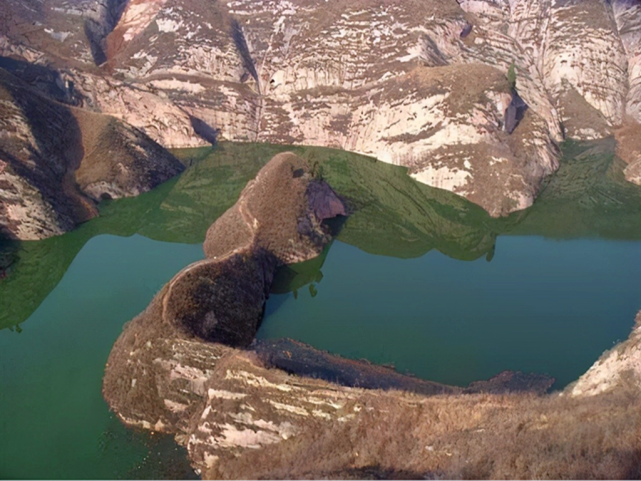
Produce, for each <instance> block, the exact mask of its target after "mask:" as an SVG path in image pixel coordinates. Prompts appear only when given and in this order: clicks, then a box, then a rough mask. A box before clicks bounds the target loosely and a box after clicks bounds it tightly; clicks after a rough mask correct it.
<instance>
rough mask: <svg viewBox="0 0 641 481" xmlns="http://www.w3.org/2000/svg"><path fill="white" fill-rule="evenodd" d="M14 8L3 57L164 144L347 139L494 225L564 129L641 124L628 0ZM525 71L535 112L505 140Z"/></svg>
mask: <svg viewBox="0 0 641 481" xmlns="http://www.w3.org/2000/svg"><path fill="white" fill-rule="evenodd" d="M4 3H5V4H6V8H4V9H3V14H2V15H3V27H2V28H3V30H2V31H0V54H1V55H5V56H11V57H15V58H21V59H24V60H27V61H29V62H37V63H45V62H48V63H53V64H54V65H55V66H56V67H58V68H59V69H60V71H61V78H62V79H63V80H64V81H66V82H71V83H72V84H73V85H74V88H75V89H76V91H77V93H78V98H79V100H78V101H79V102H80V104H81V105H82V106H83V107H85V108H88V109H92V110H96V111H100V112H104V113H109V114H112V115H115V116H116V117H119V118H121V119H122V120H125V121H126V122H128V123H131V124H132V125H134V126H136V127H138V128H140V129H142V130H143V131H144V132H145V133H147V134H148V135H149V136H151V137H152V138H153V139H155V140H156V141H158V142H159V143H161V144H162V145H164V146H166V147H189V146H198V145H205V144H206V143H209V142H212V141H213V140H215V139H218V138H219V139H227V140H233V141H247V140H250V141H255V140H257V141H265V142H274V143H285V144H308V145H322V146H330V147H339V148H343V149H347V150H351V151H355V152H360V153H365V154H368V155H372V156H374V157H377V158H379V159H380V160H383V161H385V162H391V163H397V164H400V165H406V166H408V167H410V170H411V172H410V173H411V175H413V176H414V177H415V178H416V179H418V180H419V181H421V182H424V183H426V184H428V185H432V186H436V187H440V188H444V189H447V190H450V191H453V192H455V193H457V194H459V195H462V196H464V197H466V198H468V199H470V200H472V201H473V202H475V203H477V204H479V205H481V206H482V207H483V208H485V209H486V210H487V211H488V212H489V213H490V214H491V215H493V216H500V215H505V214H507V213H509V212H511V211H515V210H520V209H523V208H525V207H527V206H529V205H531V203H532V202H533V200H534V199H535V198H536V196H537V195H538V193H539V191H540V188H541V183H542V181H543V179H544V178H545V177H546V176H548V175H549V174H551V173H552V172H554V171H555V170H556V169H557V167H558V150H557V148H556V143H557V142H559V141H560V140H561V139H562V138H563V137H564V136H567V137H571V138H575V139H583V140H585V139H598V138H603V137H606V136H609V135H612V133H613V131H614V129H616V128H618V127H619V126H621V125H623V124H629V123H633V124H634V123H636V122H639V121H640V120H641V119H640V118H639V112H638V110H639V108H638V106H639V102H640V100H639V88H638V84H639V82H638V80H639V72H641V70H639V65H638V64H639V39H640V38H641V37H640V35H639V20H638V18H639V15H637V13H638V10H639V5H638V3H637V2H632V1H628V0H618V1H615V2H601V1H600V0H586V1H567V2H553V1H552V0H535V1H525V0H523V1H521V0H514V1H510V2H508V1H488V0H469V1H462V2H455V1H454V0H446V1H443V2H441V1H438V2H437V1H428V2H415V1H408V2H400V1H375V0H367V1H364V2H358V3H353V2H347V3H346V2H342V1H339V0H331V1H320V0H293V1H289V2H277V1H273V0H272V1H268V0H265V1H259V2H256V1H249V0H234V1H231V0H223V1H219V2H201V1H189V2H187V0H153V1H152V0H135V1H134V0H131V1H129V2H121V1H116V0H111V1H107V0H105V2H104V4H102V3H101V4H100V5H101V6H100V7H95V6H94V7H91V8H89V5H93V4H92V3H91V2H89V1H85V2H84V3H82V4H81V5H80V4H79V5H75V3H74V4H72V3H70V2H65V1H63V0H49V1H47V2H44V4H43V5H42V6H41V7H40V8H38V9H29V8H27V7H26V6H25V5H23V4H22V2H17V1H15V0H6V1H5V2H4ZM85 4H86V5H85ZM34 22H35V27H36V28H31V29H30V30H29V34H28V35H26V34H25V32H26V31H27V27H26V25H27V24H29V25H33V24H34ZM87 25H89V27H87ZM87 32H89V33H87ZM83 37H86V38H83ZM94 37H95V38H94ZM90 39H93V40H90ZM96 39H97V40H96ZM96 45H97V46H98V47H99V49H98V50H100V51H101V52H102V54H103V55H104V62H100V61H98V62H96V51H97V48H96ZM96 63H98V64H99V65H101V67H100V68H97V67H96ZM512 64H513V65H514V66H515V70H516V73H517V76H516V77H517V78H516V88H517V90H518V93H519V95H520V97H521V98H522V99H523V101H524V102H525V104H526V105H527V107H528V109H527V112H526V113H525V117H524V118H523V119H522V121H521V122H520V123H519V124H518V125H516V127H515V128H514V130H513V132H512V133H511V134H508V132H506V131H505V130H506V129H505V120H506V111H507V108H508V106H509V104H510V96H511V92H510V86H509V85H508V84H507V81H506V78H505V77H506V73H507V72H508V70H509V67H510V65H512ZM486 92H487V94H486ZM511 130H512V129H511V128H510V129H508V131H511ZM632 170H634V169H632ZM631 177H634V174H631Z"/></svg>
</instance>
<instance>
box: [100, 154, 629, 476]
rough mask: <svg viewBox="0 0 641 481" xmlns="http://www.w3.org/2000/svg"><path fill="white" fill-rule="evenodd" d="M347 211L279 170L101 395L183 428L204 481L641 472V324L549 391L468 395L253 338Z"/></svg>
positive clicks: (182, 438)
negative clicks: (277, 291) (293, 268)
mask: <svg viewBox="0 0 641 481" xmlns="http://www.w3.org/2000/svg"><path fill="white" fill-rule="evenodd" d="M345 213H346V212H345V208H344V205H343V203H342V201H341V199H340V198H338V197H337V196H336V194H334V193H333V191H332V189H331V188H330V187H329V186H328V185H327V184H326V183H324V182H322V181H318V180H317V179H314V177H313V175H312V172H311V171H310V168H309V166H308V165H307V164H306V163H305V162H304V161H302V160H301V159H299V158H298V157H296V156H294V155H293V154H287V153H285V154H279V155H278V156H276V157H275V158H274V159H273V160H272V161H271V162H269V163H268V164H267V166H266V167H265V168H263V170H261V172H259V174H258V176H257V178H256V180H254V181H253V182H250V184H249V185H248V186H247V187H246V188H245V190H244V191H243V193H242V194H241V196H240V198H239V200H238V202H237V203H236V204H235V206H234V207H232V208H231V209H230V210H228V211H227V212H226V213H225V214H224V215H223V216H222V217H220V218H219V219H218V220H217V221H216V222H215V223H214V224H213V225H212V226H211V228H210V229H209V231H208V233H207V239H206V241H205V253H206V255H207V259H206V260H204V261H201V262H198V263H196V264H193V265H192V266H189V267H187V268H185V269H184V270H183V271H181V272H180V273H178V274H177V275H176V276H175V277H174V279H172V280H171V281H170V282H169V283H168V284H167V285H166V286H165V287H164V288H163V289H162V290H161V291H160V292H159V293H158V295H157V296H156V297H155V298H154V300H153V301H152V302H151V304H150V305H149V307H148V308H147V309H146V310H145V311H144V312H142V313H141V314H140V315H139V316H137V317H136V318H135V319H134V320H133V321H132V322H130V323H129V324H127V326H126V327H125V330H124V332H123V333H122V335H121V336H120V337H119V339H118V340H117V341H116V343H115V345H114V347H113V350H112V352H111V354H110V356H109V360H108V362H107V366H106V371H105V378H104V384H103V393H104V396H105V399H106V400H107V402H108V404H109V405H110V407H111V408H112V409H113V410H114V411H115V412H116V414H117V415H118V417H119V418H120V419H121V420H122V421H123V422H124V423H125V424H127V425H129V426H136V427H140V428H143V429H148V430H152V431H157V432H165V433H170V434H173V435H174V436H175V437H176V440H177V441H178V442H179V443H180V444H182V445H184V446H185V447H186V448H187V450H188V453H189V457H190V461H191V463H192V465H193V466H194V468H195V469H196V470H197V472H198V473H199V474H201V475H202V477H203V478H204V479H220V478H225V479H226V478H240V479H245V478H252V479H253V478H262V477H270V478H285V477H287V478H291V477H305V478H307V477H309V478H318V477H329V478H334V477H336V478H344V477H346V476H347V477H356V478H359V479H360V478H364V477H365V478H370V477H372V478H374V479H377V478H379V477H381V476H384V477H392V478H395V477H403V476H411V477H412V478H424V477H435V476H439V477H461V476H467V477H474V478H479V477H488V478H497V477H518V478H534V477H546V478H564V477H576V476H579V475H580V474H582V475H583V476H586V475H590V476H593V477H596V478H598V477H601V476H607V477H610V478H618V477H634V476H636V475H637V474H638V473H639V471H638V468H639V464H638V457H635V454H634V452H630V450H629V448H630V446H632V447H634V446H637V445H638V444H635V443H638V432H639V430H640V429H641V425H640V424H639V417H638V416H636V415H635V413H638V410H639V395H638V394H639V390H640V389H641V362H640V359H639V353H640V352H641V350H640V349H639V340H640V339H641V337H639V335H638V334H639V329H638V326H637V329H635V331H634V332H633V334H632V335H631V337H630V338H629V339H628V340H627V341H625V342H624V343H622V344H621V345H620V346H617V347H616V348H615V349H613V350H612V351H611V352H609V353H606V354H605V355H604V356H603V358H602V359H601V360H600V361H598V362H597V363H596V364H595V365H594V366H593V367H592V368H591V369H590V370H589V371H588V372H587V373H586V374H585V375H584V376H582V377H581V379H579V381H578V382H577V383H575V385H574V386H570V387H569V388H568V389H567V390H566V391H564V392H563V393H560V394H552V395H546V396H536V395H535V394H533V393H531V392H528V391H530V390H531V389H532V387H533V384H532V383H531V381H530V380H528V379H527V378H523V376H521V375H518V374H517V375H514V374H509V373H504V374H502V375H500V376H497V378H496V379H494V380H491V381H490V382H488V383H473V384H472V385H471V386H470V387H469V388H468V389H465V390H464V389H461V388H457V387H450V386H444V385H440V384H437V383H431V382H429V381H422V380H418V379H414V378H409V377H407V376H402V375H400V374H398V373H395V372H393V371H390V370H387V369H385V368H382V367H378V366H372V365H370V364H367V363H363V362H359V361H350V360H346V359H341V358H336V357H334V356H331V355H329V354H327V353H320V352H318V351H316V350H314V349H312V348H309V347H307V346H303V345H300V344H299V343H295V342H293V341H287V340H285V341H279V342H276V343H275V344H274V345H271V343H269V342H267V343H258V344H256V343H252V339H253V337H254V335H255V332H256V329H257V325H258V322H259V320H260V317H261V316H262V306H264V302H265V295H266V292H267V289H268V286H269V285H270V284H271V282H272V279H273V269H274V266H276V265H277V264H282V263H286V262H292V261H300V260H304V259H309V258H312V257H314V256H316V255H317V254H318V253H319V252H320V250H321V249H322V246H323V245H324V244H325V243H326V242H327V241H328V240H329V238H330V236H329V233H328V231H327V230H326V228H325V227H323V225H322V224H321V220H322V219H323V218H326V217H333V216H334V215H344V214H345ZM283 232H286V233H287V234H286V235H282V233H283ZM239 299H240V301H241V302H240V304H238V302H239V301H238V300H239ZM640 316H641V314H640ZM319 373H324V375H320V376H319ZM319 377H320V379H319ZM324 379H325V380H324ZM327 379H330V380H331V381H333V382H329V381H328V380H327ZM540 382H543V384H544V386H543V389H541V390H539V394H540V393H541V391H543V392H544V391H545V390H546V389H547V388H548V387H549V385H550V382H549V380H545V379H541V380H534V386H535V385H536V384H537V383H540ZM520 390H525V391H526V392H525V393H523V392H521V393H519V391H520ZM506 391H507V393H506ZM603 412H607V413H608V415H607V416H602V415H601V414H602V413H603ZM610 432H614V433H616V435H615V436H608V435H605V434H604V433H610ZM599 433H600V434H599ZM390 440H393V442H390ZM497 453H500V454H497ZM488 459H491V460H492V462H491V463H490V465H488V464H487V460H488ZM570 460H572V462H569V461H570ZM349 473H351V474H349Z"/></svg>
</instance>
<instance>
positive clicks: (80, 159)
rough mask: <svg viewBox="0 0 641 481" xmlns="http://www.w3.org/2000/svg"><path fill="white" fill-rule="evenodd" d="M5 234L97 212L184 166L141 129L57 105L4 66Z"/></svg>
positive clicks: (1, 161) (1, 155) (0, 118)
mask: <svg viewBox="0 0 641 481" xmlns="http://www.w3.org/2000/svg"><path fill="white" fill-rule="evenodd" d="M0 126H1V127H2V131H1V132H0V234H1V235H2V236H3V237H6V238H9V239H22V240H35V239H42V238H44V237H50V236H52V235H58V234H62V233H64V232H66V231H69V230H71V229H72V228H73V227H75V226H76V225H77V224H78V223H80V222H84V221H86V220H88V219H90V218H92V217H95V216H96V215H98V210H97V207H96V204H97V202H99V201H100V200H101V199H105V198H119V197H126V196H133V195H138V194H140V193H141V192H145V191H148V190H150V189H152V188H153V187H155V186H156V185H158V184H160V183H161V182H164V181H165V180H167V179H169V178H171V177H173V176H174V175H176V174H177V173H179V172H181V171H182V170H183V166H182V164H181V163H180V162H179V161H178V160H177V159H176V158H175V157H173V156H172V155H171V154H169V153H168V152H167V151H166V150H165V149H163V148H162V147H161V146H160V145H158V144H157V143H156V142H154V141H153V140H151V139H150V138H149V137H147V136H146V135H145V134H144V133H142V132H141V131H139V130H137V129H135V128H132V127H131V126H129V125H126V124H124V123H123V122H121V121H119V120H117V119H116V118H113V117H109V116H106V115H103V114H98V113H93V112H90V111H86V110H83V109H78V108H75V107H71V106H66V105H63V104H60V103H58V102H56V101H53V100H50V99H49V98H48V97H46V96H44V95H41V94H40V93H39V92H38V91H36V90H34V89H33V88H31V87H30V86H28V85H27V84H25V83H24V82H22V81H20V80H19V79H18V78H16V77H14V76H13V75H11V74H9V73H8V72H7V71H5V70H3V69H2V68H0Z"/></svg>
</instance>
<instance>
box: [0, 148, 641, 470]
mask: <svg viewBox="0 0 641 481" xmlns="http://www.w3.org/2000/svg"><path fill="white" fill-rule="evenodd" d="M287 149H289V148H287V147H276V146H257V145H253V144H248V145H223V146H221V147H219V148H217V149H214V150H207V149H204V150H194V151H193V152H189V151H186V152H182V153H181V155H182V157H183V158H184V159H186V163H187V164H188V165H190V168H189V169H188V170H187V171H186V172H185V173H184V174H183V175H182V176H181V177H180V178H179V179H176V180H173V181H170V182H168V183H166V184H164V185H163V186H160V187H159V188H158V189H156V190H154V191H153V192H151V193H148V194H144V195H142V196H140V197H138V198H136V199H125V200H121V201H114V202H107V203H105V205H104V206H103V207H102V208H101V213H102V215H101V217H100V218H98V219H95V220H92V221H90V222H88V223H86V224H84V225H82V226H80V227H79V228H78V229H77V230H75V231H73V232H71V233H68V234H66V235H64V236H61V237H58V238H53V239H47V240H44V241H39V242H31V243H23V244H21V245H19V246H17V247H14V246H11V249H8V250H7V252H10V255H12V256H15V257H16V259H17V260H16V262H15V263H14V264H13V265H12V266H11V268H10V269H9V272H8V275H7V277H6V279H4V280H2V281H0V357H1V359H2V363H1V364H0V365H1V366H2V367H1V368H0V412H2V413H3V414H2V416H1V417H0V445H2V449H0V476H2V477H16V478H25V477H27V478H45V477H47V478H48V477H54V478H55V477H57V478H72V479H77V478H94V479H95V478H128V477H133V478H162V477H169V478H171V477H185V476H189V475H193V473H191V474H190V473H189V470H188V468H187V465H186V458H185V456H184V453H183V451H181V450H180V449H179V448H178V447H177V446H176V445H175V443H173V441H171V440H170V439H167V438H159V437H153V436H152V437H150V436H148V435H145V434H141V433H135V432H133V431H129V430H127V429H125V428H124V427H123V426H122V425H121V424H120V423H119V421H118V420H117V419H115V418H114V417H113V416H112V415H111V414H110V413H109V412H108V410H107V406H106V404H105V403H104V401H103V400H102V396H101V393H100V386H101V380H102V373H103V369H104V363H105V362H106V359H107V355H108V353H109V351H110V349H111V346H112V344H113V342H114V341H115V339H116V338H117V336H118V335H119V333H120V332H121V330H122V326H123V324H124V323H125V322H127V321H128V320H130V319H131V318H132V317H134V316H135V315H136V314H137V313H139V312H140V311H142V310H143V309H144V308H145V307H146V306H147V304H148V302H149V301H150V299H151V298H152V296H153V295H154V294H155V293H156V292H157V291H158V290H159V289H160V287H161V286H162V285H163V284H164V283H165V282H167V281H168V280H169V279H170V278H171V277H172V276H173V275H174V274H175V273H176V272H178V271H179V270H180V269H181V268H182V267H184V266H185V265H187V264H189V263H190V262H193V261H195V260H197V259H200V258H202V256H203V254H202V247H201V243H202V241H203V238H204V233H205V231H206V229H207V227H208V226H209V225H210V224H211V223H212V222H213V221H214V220H215V219H216V218H217V217H218V216H219V215H220V214H222V213H223V212H224V211H225V210H226V209H227V208H228V207H230V206H231V205H233V203H234V202H235V200H236V198H237V196H238V194H239V193H240V191H241V190H242V188H243V186H244V185H245V183H246V182H247V181H248V180H249V179H251V178H252V177H253V176H254V175H255V173H256V172H257V171H258V169H260V167H261V166H262V165H263V164H264V163H265V162H266V161H267V160H269V158H271V156H273V155H274V154H275V153H277V152H278V151H282V150H287ZM291 149H292V150H294V152H296V153H298V154H299V155H302V156H303V157H305V158H308V159H309V160H310V161H312V162H320V163H321V165H322V166H323V175H324V176H325V177H326V179H327V180H328V181H329V182H330V184H332V185H333V186H334V187H335V188H336V190H337V191H338V192H339V193H340V194H341V195H344V196H345V197H347V198H349V199H352V200H353V204H354V213H353V215H351V216H350V217H349V218H348V219H347V221H346V222H345V224H344V225H343V227H342V230H341V232H340V234H339V236H338V239H337V240H336V241H335V242H334V243H333V244H332V245H331V246H330V247H329V248H328V249H327V250H326V252H325V253H324V255H323V256H322V257H321V258H319V259H315V260H313V261H310V262H309V263H306V264H305V265H302V266H301V265H298V266H291V267H288V268H286V269H283V273H282V275H281V276H280V278H279V282H278V283H277V285H276V286H275V289H274V294H273V296H272V297H271V298H270V300H269V303H268V306H267V316H266V319H265V321H264V323H263V325H262V327H261V330H260V332H259V337H262V338H278V337H283V336H287V337H292V338H294V339H297V340H300V341H303V342H307V343H309V344H311V345H312V346H314V347H316V348H319V349H326V350H329V351H330V352H333V353H337V354H341V355H343V356H346V357H353V358H366V359H369V360H370V361H372V362H378V363H392V364H394V365H395V366H396V367H397V369H398V370H400V371H401V372H404V371H409V372H412V373H414V374H416V375H418V376H420V377H425V378H427V379H430V380H435V381H441V382H447V383H453V384H467V383H468V382H470V381H471V380H478V379H483V378H487V377H490V376H492V375H495V374H498V373H499V372H501V371H503V370H506V369H514V370H516V369H519V370H523V371H526V372H529V371H533V372H539V373H549V374H551V375H552V376H554V377H556V378H557V387H562V386H563V385H565V384H567V383H568V382H571V381H572V380H574V379H575V378H576V376H577V375H579V374H581V373H582V372H583V371H585V369H586V368H587V367H589V366H590V365H591V364H592V363H593V362H594V361H595V360H596V359H597V358H598V356H599V355H600V353H601V352H603V350H605V349H608V348H610V347H611V346H612V345H613V343H615V342H616V341H617V340H619V339H623V338H625V337H626V336H627V334H628V332H629V330H630V328H631V326H632V323H633V319H634V315H635V313H636V311H638V309H639V308H641V274H639V273H638V266H639V264H640V261H641V225H640V223H641V192H640V191H641V189H639V188H638V187H634V186H632V185H630V184H626V183H624V182H622V180H621V176H620V168H621V166H620V165H619V164H617V160H616V159H613V156H612V154H611V153H609V152H608V151H607V150H606V151H604V150H603V149H602V146H600V145H596V146H595V145H587V146H576V145H575V146H570V147H569V149H568V152H567V162H566V163H565V165H564V166H562V169H561V170H560V171H559V174H557V176H555V177H554V178H553V180H552V181H551V183H550V185H549V186H548V188H547V189H546V191H544V193H543V194H542V195H541V197H540V199H539V201H537V204H536V205H535V207H533V208H532V209H530V210H529V211H527V212H525V213H520V214H517V215H513V216H510V217H509V218H506V219H498V220H496V219H490V218H489V217H488V216H486V215H484V213H483V212H482V211H481V210H480V209H478V208H477V207H476V206H474V205H472V204H470V203H469V202H466V201H464V200H462V199H460V198H458V197H456V196H453V195H452V194H449V193H446V192H443V191H439V190H437V189H430V188H428V187H425V186H421V185H419V184H416V183H415V182H413V181H412V180H411V179H409V178H408V177H407V175H406V173H405V172H404V170H403V169H400V168H397V167H393V166H389V165H386V164H381V163H376V162H373V161H371V159H366V158H363V157H360V156H354V155H352V154H346V153H344V152H336V151H330V150H328V149H314V148H301V147H295V148H291ZM568 186H571V189H570V188H568ZM488 261H489V262H488ZM294 291H295V292H296V297H295V295H294Z"/></svg>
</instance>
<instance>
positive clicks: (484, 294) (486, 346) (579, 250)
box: [259, 236, 641, 387]
mask: <svg viewBox="0 0 641 481" xmlns="http://www.w3.org/2000/svg"><path fill="white" fill-rule="evenodd" d="M640 265H641V243H639V242H613V241H602V240H575V241H555V240H549V239H544V238H542V237H530V236H528V237H507V236H506V237H499V238H498V239H497V243H496V253H495V255H494V258H493V259H492V261H491V262H487V261H486V260H485V259H484V258H483V259H479V260H476V261H472V262H461V261H457V260H454V259H451V258H449V257H447V256H445V255H443V254H441V253H440V252H437V251H432V252H429V253H428V254H426V255H424V256H422V257H420V258H417V259H396V258H393V257H383V256H377V255H372V254H367V253H365V252H363V251H361V250H359V249H358V248H356V247H353V246H350V245H348V244H345V243H342V242H334V244H333V245H332V247H331V249H330V250H329V252H328V255H327V258H326V260H325V262H324V264H323V266H322V268H321V270H320V271H319V272H321V273H322V277H321V276H318V277H317V279H320V282H318V281H315V282H313V283H311V284H309V285H308V286H304V287H302V288H298V290H297V292H296V297H294V294H293V293H288V294H281V295H276V296H272V298H271V299H270V300H269V302H268V306H267V316H266V318H265V320H264V322H263V325H262V327H261V331H260V332H259V337H261V338H282V337H290V338H293V339H297V340H300V341H303V342H306V343H308V344H310V345H312V346H314V347H316V348H319V349H324V350H327V351H330V352H333V353H337V354H341V355H343V356H345V357H350V358H353V359H361V358H365V359H368V360H370V361H372V362H375V363H379V364H393V365H395V366H396V368H397V369H398V370H399V371H401V372H411V373H413V374H415V375H417V376H419V377H422V378H425V379H430V380H433V381H438V382H443V383H446V384H456V385H460V386H465V385H467V384H469V383H470V382H472V381H477V380H481V379H488V378H490V377H492V376H494V375H496V374H498V373H500V372H501V371H504V370H515V371H516V370H521V371H524V372H537V373H545V374H549V375H551V376H553V377H554V378H556V379H557V385H556V386H557V387H563V386H564V385H566V384H568V383H569V382H571V381H573V380H575V379H576V378H577V377H578V376H580V375H581V374H582V373H583V372H585V371H586V370H587V369H588V368H589V367H590V366H591V365H592V363H594V361H595V360H596V359H597V358H598V357H599V355H600V354H601V353H602V352H603V350H604V349H606V348H608V347H611V346H612V345H613V344H614V343H616V342H618V341H619V340H623V339H625V338H626V337H627V336H628V334H629V332H630V327H631V324H632V320H633V319H634V316H635V314H636V313H637V312H638V311H639V310H640V309H641V270H640V269H639V266H640ZM310 288H311V289H310Z"/></svg>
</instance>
